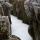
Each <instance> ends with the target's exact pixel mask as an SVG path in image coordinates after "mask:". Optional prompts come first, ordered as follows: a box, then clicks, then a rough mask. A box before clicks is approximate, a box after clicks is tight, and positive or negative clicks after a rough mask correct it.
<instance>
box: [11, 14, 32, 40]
mask: <svg viewBox="0 0 40 40" xmlns="http://www.w3.org/2000/svg"><path fill="white" fill-rule="evenodd" d="M11 20H12V25H11V28H12V35H16V36H18V37H20V38H21V40H32V37H31V36H30V35H29V34H28V27H29V25H27V24H24V23H22V20H19V19H18V18H17V17H15V16H12V15H11Z"/></svg>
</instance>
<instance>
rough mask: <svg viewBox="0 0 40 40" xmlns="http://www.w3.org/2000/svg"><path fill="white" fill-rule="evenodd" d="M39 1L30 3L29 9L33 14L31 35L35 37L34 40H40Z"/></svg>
mask: <svg viewBox="0 0 40 40" xmlns="http://www.w3.org/2000/svg"><path fill="white" fill-rule="evenodd" d="M37 1H38V0H37ZM37 1H36V2H35V1H33V2H31V1H30V2H29V9H30V12H31V14H32V20H31V25H30V29H31V30H30V29H29V34H30V35H31V36H32V37H33V40H40V30H39V29H40V21H39V20H40V12H39V11H40V3H39V2H37Z"/></svg>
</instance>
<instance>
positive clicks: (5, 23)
mask: <svg viewBox="0 0 40 40" xmlns="http://www.w3.org/2000/svg"><path fill="white" fill-rule="evenodd" d="M9 28H10V23H9V19H8V16H0V39H7V38H8V36H9V35H10V29H9Z"/></svg>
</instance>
